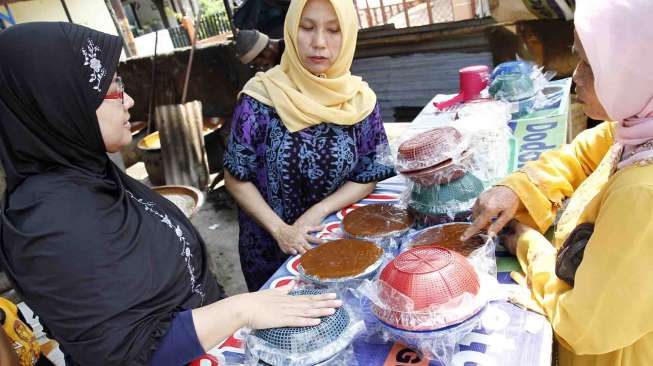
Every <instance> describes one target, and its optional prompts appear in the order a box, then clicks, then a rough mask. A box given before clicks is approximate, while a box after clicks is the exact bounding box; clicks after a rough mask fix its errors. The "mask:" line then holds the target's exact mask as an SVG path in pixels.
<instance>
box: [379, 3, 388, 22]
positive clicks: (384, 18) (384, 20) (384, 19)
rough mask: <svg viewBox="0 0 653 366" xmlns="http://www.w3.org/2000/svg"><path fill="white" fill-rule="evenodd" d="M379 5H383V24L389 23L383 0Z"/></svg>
mask: <svg viewBox="0 0 653 366" xmlns="http://www.w3.org/2000/svg"><path fill="white" fill-rule="evenodd" d="M379 5H381V19H383V25H386V24H388V19H387V18H386V16H385V6H384V5H383V0H379Z"/></svg>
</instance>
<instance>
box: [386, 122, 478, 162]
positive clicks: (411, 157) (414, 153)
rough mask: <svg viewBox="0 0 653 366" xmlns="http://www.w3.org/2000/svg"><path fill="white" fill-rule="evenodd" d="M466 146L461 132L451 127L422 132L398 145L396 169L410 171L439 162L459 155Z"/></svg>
mask: <svg viewBox="0 0 653 366" xmlns="http://www.w3.org/2000/svg"><path fill="white" fill-rule="evenodd" d="M464 150H466V146H465V145H464V139H463V136H462V134H461V133H460V132H459V131H458V130H456V129H455V128H453V127H439V128H435V129H432V130H429V131H426V132H422V133H420V134H418V135H415V136H414V137H412V138H410V139H408V140H406V141H404V142H403V143H402V144H401V145H400V146H399V155H398V159H397V170H398V171H399V172H401V173H407V172H412V171H415V170H420V169H424V168H428V167H431V166H434V165H437V164H440V163H442V162H444V161H446V160H449V159H453V158H454V157H456V156H457V155H460V154H461V153H462V152H463V151H464Z"/></svg>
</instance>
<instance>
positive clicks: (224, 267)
mask: <svg viewBox="0 0 653 366" xmlns="http://www.w3.org/2000/svg"><path fill="white" fill-rule="evenodd" d="M191 222H192V223H193V225H195V227H196V228H197V229H198V230H199V232H200V234H201V235H202V237H203V238H204V241H205V242H206V245H207V247H208V250H209V257H210V259H211V261H212V267H211V269H212V270H213V272H214V273H215V275H216V277H217V279H218V282H219V283H220V284H221V285H222V286H223V287H224V289H225V291H226V292H227V295H235V294H239V293H243V292H247V285H246V284H245V279H244V278H243V273H242V271H241V269H240V258H239V256H238V214H237V208H236V204H235V202H234V200H233V199H232V198H231V196H230V195H229V193H228V192H227V190H226V189H225V188H224V186H223V187H220V188H217V189H215V190H213V191H211V192H210V193H209V194H208V195H207V199H206V202H205V203H204V205H203V206H202V208H201V209H200V211H199V212H197V213H196V214H195V215H193V217H192V218H191Z"/></svg>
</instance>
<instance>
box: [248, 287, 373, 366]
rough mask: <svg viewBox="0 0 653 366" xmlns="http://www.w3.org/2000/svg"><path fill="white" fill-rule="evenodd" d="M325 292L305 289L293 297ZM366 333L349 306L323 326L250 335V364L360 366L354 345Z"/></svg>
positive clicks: (262, 331)
mask: <svg viewBox="0 0 653 366" xmlns="http://www.w3.org/2000/svg"><path fill="white" fill-rule="evenodd" d="M324 292H325V290H319V289H310V288H303V289H298V290H293V291H292V292H291V295H315V294H320V293H324ZM364 331H365V322H364V321H363V320H361V319H360V316H359V314H358V313H356V312H352V311H350V310H348V309H347V308H346V306H343V307H340V308H338V309H337V310H336V313H335V314H333V315H331V316H327V317H323V318H322V322H321V323H320V324H319V325H316V326H312V327H304V328H291V327H285V328H274V329H264V330H256V331H252V332H251V333H250V334H249V335H248V336H247V347H246V359H247V364H248V365H257V364H259V363H260V362H264V363H265V364H268V365H272V366H309V365H310V366H313V365H342V364H347V365H356V364H357V363H356V358H355V357H354V354H353V352H352V351H351V349H349V350H348V348H351V344H352V342H353V341H354V339H355V338H356V336H358V335H359V334H361V333H362V332H364Z"/></svg>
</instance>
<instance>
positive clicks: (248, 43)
mask: <svg viewBox="0 0 653 366" xmlns="http://www.w3.org/2000/svg"><path fill="white" fill-rule="evenodd" d="M268 41H269V37H268V36H267V35H265V34H263V33H261V32H259V31H257V30H254V29H243V30H241V31H239V32H238V35H237V36H236V55H237V56H238V58H239V59H240V62H242V63H244V64H248V63H250V62H252V60H254V59H255V58H256V56H258V55H259V54H260V53H261V51H263V50H264V49H265V47H267V45H268Z"/></svg>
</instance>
